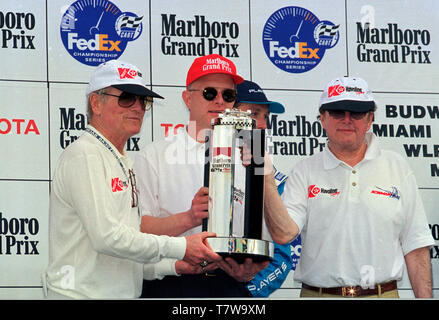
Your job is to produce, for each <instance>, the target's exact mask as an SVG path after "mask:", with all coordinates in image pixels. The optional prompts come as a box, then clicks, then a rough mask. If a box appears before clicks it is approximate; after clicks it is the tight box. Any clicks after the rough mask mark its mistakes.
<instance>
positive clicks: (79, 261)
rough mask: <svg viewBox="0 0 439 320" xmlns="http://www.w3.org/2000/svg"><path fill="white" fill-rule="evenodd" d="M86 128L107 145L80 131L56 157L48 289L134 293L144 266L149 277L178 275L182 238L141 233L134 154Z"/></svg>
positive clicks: (83, 294)
mask: <svg viewBox="0 0 439 320" xmlns="http://www.w3.org/2000/svg"><path fill="white" fill-rule="evenodd" d="M89 129H90V130H92V131H94V132H95V134H97V135H98V136H100V137H101V138H102V139H103V140H102V141H104V142H106V143H107V145H105V144H104V143H102V142H101V141H99V140H98V139H97V138H96V137H95V136H93V135H92V134H90V133H88V132H85V133H84V134H83V135H82V136H81V137H80V138H79V139H78V140H77V141H75V143H73V144H71V145H70V146H69V147H68V148H66V150H65V151H64V152H63V154H62V155H61V157H60V160H59V163H58V166H57V168H56V170H55V174H54V178H53V182H52V191H51V196H50V215H49V222H50V225H49V237H50V239H49V244H50V249H49V266H48V268H47V270H46V273H45V275H44V277H45V280H46V281H47V287H48V288H49V289H50V290H53V291H55V292H56V293H59V294H62V295H66V296H69V297H72V298H135V297H138V296H140V293H141V289H142V279H143V278H144V272H145V278H146V279H152V278H161V277H163V276H164V275H166V274H175V267H174V265H175V261H176V260H175V259H182V258H183V257H184V254H185V251H186V240H185V238H182V237H180V238H173V237H167V236H155V235H150V234H145V233H142V232H140V218H141V217H140V216H139V211H138V208H137V207H134V208H132V207H131V204H132V200H131V198H132V195H131V193H132V189H131V188H132V186H131V184H130V181H129V180H130V179H129V177H128V176H127V173H128V172H129V169H131V168H132V160H131V159H130V158H129V157H128V156H127V155H126V154H120V153H119V152H118V151H117V149H116V148H115V147H114V146H113V145H112V144H111V143H110V142H109V141H108V140H106V139H105V138H104V137H103V136H102V135H101V134H100V133H99V132H98V131H97V130H96V129H94V128H93V127H91V126H89ZM108 146H109V147H110V148H111V149H113V151H114V154H113V153H112V152H111V151H110V148H108ZM117 158H119V159H120V160H118V159H117ZM162 258H167V259H163V260H162V261H161V259H162ZM168 258H170V259H168ZM157 262H159V263H158V264H155V263H157ZM145 263H146V264H145ZM144 264H145V265H144Z"/></svg>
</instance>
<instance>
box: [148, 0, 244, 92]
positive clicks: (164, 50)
mask: <svg viewBox="0 0 439 320" xmlns="http://www.w3.org/2000/svg"><path fill="white" fill-rule="evenodd" d="M248 12H249V9H248V1H245V0H239V1H236V0H223V1H215V0H205V1H198V0H188V1H185V2H184V5H182V2H181V1H178V0H168V1H153V2H152V3H151V43H152V66H153V67H152V79H153V81H152V82H153V83H154V84H158V85H179V86H182V85H183V86H185V85H186V74H187V70H188V69H189V67H190V65H191V64H192V62H193V61H194V59H195V58H196V57H197V56H202V55H207V54H211V53H216V54H220V55H222V56H224V57H226V58H228V59H230V60H232V61H233V62H234V63H235V64H236V67H237V70H238V74H239V75H241V76H243V77H244V78H248V77H249V76H250V62H249V41H248V39H249V22H248V19H249V18H248V17H249V14H248ZM165 71H166V72H165Z"/></svg>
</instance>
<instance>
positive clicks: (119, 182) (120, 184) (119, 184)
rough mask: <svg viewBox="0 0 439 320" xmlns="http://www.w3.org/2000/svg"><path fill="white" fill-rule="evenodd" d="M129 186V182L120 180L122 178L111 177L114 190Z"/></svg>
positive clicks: (121, 189)
mask: <svg viewBox="0 0 439 320" xmlns="http://www.w3.org/2000/svg"><path fill="white" fill-rule="evenodd" d="M127 187H128V185H127V183H126V182H123V181H122V180H120V178H113V179H111V191H113V192H118V191H123V190H124V189H126V188H127Z"/></svg>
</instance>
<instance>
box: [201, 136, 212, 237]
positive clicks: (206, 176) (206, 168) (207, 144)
mask: <svg viewBox="0 0 439 320" xmlns="http://www.w3.org/2000/svg"><path fill="white" fill-rule="evenodd" d="M211 136H212V130H206V141H205V142H204V147H205V149H204V181H203V186H204V187H208V188H209V176H210V138H211ZM208 219H209V218H204V219H203V221H202V224H201V227H202V231H207V223H208Z"/></svg>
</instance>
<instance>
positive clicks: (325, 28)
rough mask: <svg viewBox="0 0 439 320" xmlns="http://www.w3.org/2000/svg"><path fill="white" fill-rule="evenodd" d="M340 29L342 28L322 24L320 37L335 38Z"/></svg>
mask: <svg viewBox="0 0 439 320" xmlns="http://www.w3.org/2000/svg"><path fill="white" fill-rule="evenodd" d="M338 27H340V25H336V26H330V25H328V24H322V25H321V26H320V27H319V30H318V32H319V37H322V36H326V37H334V36H335V35H336V34H337V31H338Z"/></svg>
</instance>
